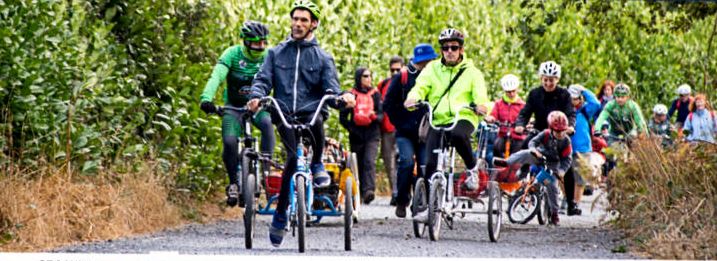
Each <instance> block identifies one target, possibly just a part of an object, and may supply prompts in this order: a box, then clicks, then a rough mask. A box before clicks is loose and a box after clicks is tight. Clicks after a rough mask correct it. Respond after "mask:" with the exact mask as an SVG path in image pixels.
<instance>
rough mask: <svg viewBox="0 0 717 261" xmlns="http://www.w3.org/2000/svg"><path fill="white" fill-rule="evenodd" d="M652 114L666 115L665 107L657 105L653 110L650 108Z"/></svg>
mask: <svg viewBox="0 0 717 261" xmlns="http://www.w3.org/2000/svg"><path fill="white" fill-rule="evenodd" d="M652 112H654V113H655V114H659V115H666V114H667V106H665V105H664V104H661V103H658V104H656V105H655V107H654V108H652Z"/></svg>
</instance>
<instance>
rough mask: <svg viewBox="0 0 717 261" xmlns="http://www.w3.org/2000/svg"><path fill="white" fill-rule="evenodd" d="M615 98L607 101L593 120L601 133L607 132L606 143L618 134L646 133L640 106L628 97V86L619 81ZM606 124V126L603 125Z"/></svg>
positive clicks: (612, 140)
mask: <svg viewBox="0 0 717 261" xmlns="http://www.w3.org/2000/svg"><path fill="white" fill-rule="evenodd" d="M614 96H615V99H614V100H612V101H610V102H608V103H607V104H606V105H605V108H604V109H603V110H602V112H601V113H600V116H598V118H597V120H596V121H595V126H596V127H597V128H601V130H602V131H603V134H608V139H607V140H608V144H611V143H612V142H614V141H615V138H617V137H619V136H629V137H636V136H637V135H638V134H647V125H646V122H645V118H644V117H642V111H641V110H640V106H639V105H638V104H637V103H636V102H635V101H633V100H632V99H630V86H627V84H624V83H619V84H618V85H617V86H615V90H614ZM606 125H608V127H607V128H605V127H604V126H606Z"/></svg>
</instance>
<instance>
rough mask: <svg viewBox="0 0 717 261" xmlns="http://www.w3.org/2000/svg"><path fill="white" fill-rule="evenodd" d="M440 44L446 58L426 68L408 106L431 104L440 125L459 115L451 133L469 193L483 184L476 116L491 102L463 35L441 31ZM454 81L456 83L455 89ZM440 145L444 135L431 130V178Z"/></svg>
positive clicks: (428, 161)
mask: <svg viewBox="0 0 717 261" xmlns="http://www.w3.org/2000/svg"><path fill="white" fill-rule="evenodd" d="M438 42H439V43H440V44H441V54H442V55H443V58H442V59H441V60H440V61H433V62H431V63H429V64H428V65H426V68H425V69H423V71H422V72H421V74H420V75H419V76H418V78H417V79H416V85H415V86H414V87H413V89H411V91H410V92H409V93H408V96H407V97H406V101H405V102H404V106H405V107H407V108H409V107H412V106H413V105H414V104H416V102H419V101H427V102H428V103H430V104H431V106H432V107H433V124H434V125H436V126H448V125H451V123H452V121H453V118H454V116H455V115H456V114H458V122H457V125H456V127H455V128H454V129H453V130H452V131H450V132H449V133H447V134H448V137H450V139H451V144H452V145H453V146H455V148H456V152H458V154H459V155H460V156H461V158H463V161H464V162H465V166H466V169H467V170H469V171H467V174H468V175H469V176H468V178H467V179H466V183H465V184H463V185H464V187H465V188H466V189H467V190H472V191H473V190H476V189H478V183H479V182H478V180H477V175H474V174H476V173H475V170H474V168H475V166H476V159H475V158H474V157H473V151H472V148H471V134H472V133H473V131H474V130H475V129H476V126H477V125H478V123H479V121H480V117H479V116H478V115H476V114H481V115H485V114H486V112H487V111H488V110H489V109H490V108H487V107H486V105H487V104H488V103H489V102H490V100H489V99H488V94H487V90H486V86H485V80H484V78H483V73H482V72H481V71H480V70H478V69H477V68H476V67H475V65H473V61H472V60H471V59H468V57H467V56H466V55H465V53H464V49H463V48H464V46H463V43H464V36H463V33H461V32H460V31H458V30H456V29H453V28H448V29H446V30H443V32H441V34H440V36H439V37H438ZM451 81H455V82H454V84H453V85H452V86H451ZM449 87H450V88H449ZM469 105H477V107H476V109H475V112H473V111H471V110H464V109H463V108H464V107H465V106H469ZM439 144H440V134H439V133H438V132H437V131H434V130H433V129H429V131H428V137H427V141H426V151H427V152H428V154H427V155H426V169H425V172H424V173H426V174H428V175H431V174H432V173H433V171H435V170H436V166H437V161H438V159H437V155H436V154H435V153H432V151H433V150H435V149H436V148H438V147H439ZM429 177H430V176H429ZM482 184H483V183H481V185H482ZM425 214H427V213H426V211H420V213H414V218H417V219H419V220H421V219H423V218H424V215H425Z"/></svg>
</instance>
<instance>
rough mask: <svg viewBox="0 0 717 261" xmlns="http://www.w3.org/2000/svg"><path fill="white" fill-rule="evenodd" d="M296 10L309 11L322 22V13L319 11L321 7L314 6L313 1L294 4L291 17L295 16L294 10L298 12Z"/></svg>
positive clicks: (295, 2)
mask: <svg viewBox="0 0 717 261" xmlns="http://www.w3.org/2000/svg"><path fill="white" fill-rule="evenodd" d="M296 9H306V10H308V11H309V12H310V13H311V15H312V16H313V17H314V18H315V19H316V20H320V18H321V11H319V6H318V5H316V4H314V3H313V2H311V1H308V0H296V1H294V3H293V4H292V5H291V12H289V15H291V16H294V10H296Z"/></svg>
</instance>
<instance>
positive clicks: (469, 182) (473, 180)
mask: <svg viewBox="0 0 717 261" xmlns="http://www.w3.org/2000/svg"><path fill="white" fill-rule="evenodd" d="M474 172H475V171H474V170H469V171H466V172H465V175H466V181H465V183H463V188H464V189H466V190H470V191H473V190H476V189H477V188H478V179H479V178H478V175H476V173H474Z"/></svg>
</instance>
